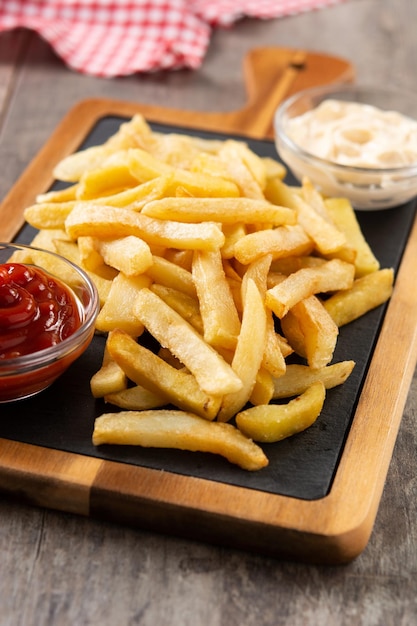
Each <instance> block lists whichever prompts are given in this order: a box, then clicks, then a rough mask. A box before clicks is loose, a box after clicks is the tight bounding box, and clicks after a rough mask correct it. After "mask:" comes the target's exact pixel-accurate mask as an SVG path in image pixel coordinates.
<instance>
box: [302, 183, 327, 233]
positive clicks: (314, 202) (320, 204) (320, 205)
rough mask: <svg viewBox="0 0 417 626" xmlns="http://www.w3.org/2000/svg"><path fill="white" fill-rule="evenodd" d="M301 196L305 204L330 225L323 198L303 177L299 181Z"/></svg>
mask: <svg viewBox="0 0 417 626" xmlns="http://www.w3.org/2000/svg"><path fill="white" fill-rule="evenodd" d="M301 195H302V197H303V198H304V200H305V202H307V204H309V205H310V206H311V208H313V209H314V210H315V211H316V213H318V214H319V215H320V216H321V217H322V218H323V219H325V220H326V221H327V222H329V223H330V224H332V223H333V220H332V218H331V216H330V215H329V213H328V211H327V208H326V205H325V203H324V199H323V196H322V195H321V193H320V192H319V191H317V189H316V188H315V187H314V185H313V183H312V182H311V180H310V179H309V178H307V176H304V177H303V179H302V181H301Z"/></svg>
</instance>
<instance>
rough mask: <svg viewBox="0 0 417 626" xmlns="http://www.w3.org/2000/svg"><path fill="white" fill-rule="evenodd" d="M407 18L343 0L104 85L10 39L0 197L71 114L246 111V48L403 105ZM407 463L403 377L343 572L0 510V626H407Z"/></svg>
mask: <svg viewBox="0 0 417 626" xmlns="http://www.w3.org/2000/svg"><path fill="white" fill-rule="evenodd" d="M416 11H417V5H416V3H415V2H414V0H347V2H345V3H342V4H341V5H339V6H335V7H331V8H328V9H324V10H321V11H316V12H312V13H307V14H304V15H301V16H294V17H291V18H288V19H283V20H275V21H265V22H264V21H260V22H257V21H252V20H247V21H243V22H241V23H240V24H239V25H237V26H236V27H235V28H233V29H231V30H230V31H216V32H215V33H214V35H213V39H212V43H211V46H210V49H209V53H208V56H207V59H206V61H205V63H204V66H203V67H202V68H201V70H199V71H198V72H195V73H190V72H177V73H176V72H174V73H170V74H163V75H162V76H161V75H158V74H157V75H153V76H143V77H132V78H128V79H120V80H114V81H107V80H100V79H94V78H89V77H83V76H79V75H76V74H74V73H72V72H69V71H67V70H66V69H65V68H63V67H62V65H61V63H60V62H59V60H58V59H56V58H55V56H54V55H53V54H52V53H51V51H50V50H49V48H48V47H47V46H46V44H44V43H42V42H41V41H39V40H38V39H37V38H35V37H30V38H27V39H26V40H25V41H24V42H23V43H24V44H25V45H24V46H22V41H21V39H20V34H19V33H15V34H14V36H13V37H12V38H11V39H12V42H13V43H12V45H13V46H16V47H17V48H18V53H19V54H18V58H19V63H16V64H15V62H14V61H12V60H11V59H10V57H9V53H7V56H6V57H5V56H4V52H1V61H2V66H1V68H2V72H5V73H6V75H8V76H12V77H13V79H12V80H11V81H9V82H8V83H7V91H6V93H5V94H4V96H5V97H4V99H3V102H4V104H5V106H6V109H3V110H2V113H1V120H2V128H1V135H0V161H1V170H0V194H1V196H2V197H3V196H4V195H5V194H6V193H7V191H8V190H9V189H10V187H11V186H12V184H13V183H14V182H15V181H16V180H17V178H18V177H19V176H20V174H21V173H22V172H23V170H24V169H25V167H26V166H27V164H28V163H29V162H30V161H31V159H32V158H33V156H34V155H35V154H36V153H37V152H38V150H39V149H40V148H41V146H42V145H43V144H44V143H45V141H46V140H47V139H48V137H49V136H50V135H51V133H52V132H53V130H54V128H55V127H56V125H57V124H58V123H59V121H60V120H61V119H62V117H63V116H64V115H65V113H66V112H67V111H68V109H69V108H70V107H71V106H73V105H74V104H75V103H76V102H78V101H79V100H81V99H84V98H91V97H100V98H101V97H104V98H114V97H117V98H122V99H124V100H126V101H132V100H133V101H138V102H145V103H149V104H154V105H155V104H157V105H160V104H161V103H167V102H169V105H170V106H172V107H176V108H179V109H184V108H185V109H187V108H189V109H193V110H201V111H212V110H224V111H227V110H230V111H233V110H236V109H238V108H239V107H241V106H242V105H243V103H244V102H245V97H246V96H245V88H244V85H243V83H242V80H241V62H242V58H243V57H244V55H245V53H246V52H247V51H248V50H249V49H251V48H254V47H257V46H259V44H260V42H261V43H262V45H271V46H276V45H280V46H288V47H291V48H294V47H300V48H302V49H308V50H318V51H324V52H326V53H328V54H335V55H340V56H341V57H345V58H348V59H349V60H350V61H351V62H352V64H353V65H354V67H355V68H356V71H357V79H358V81H360V82H366V83H374V84H381V83H390V84H392V85H393V86H394V87H398V88H411V89H414V90H417V84H416V81H417V77H416V73H415V59H416V58H417V40H416V37H415V23H416V19H417V14H416ZM3 37H4V35H1V36H0V38H3ZM8 46H9V44H8ZM19 46H22V47H20V48H19ZM7 50H9V48H8V47H7ZM4 63H6V65H4ZM9 63H12V65H9ZM3 75H5V74H4V73H3ZM3 85H4V83H2V86H3ZM3 93H4V92H3ZM414 263H415V261H414ZM393 340H394V339H393ZM0 416H1V409H0ZM416 451H417V376H416V374H414V377H413V380H412V383H411V388H410V391H409V394H408V398H407V402H406V405H405V409H404V413H403V417H402V422H401V427H400V430H399V433H398V438H397V441H396V445H395V451H394V456H393V458H392V460H391V464H390V469H389V472H388V475H387V480H386V484H385V487H384V491H383V494H382V500H381V505H380V507H379V510H378V515H377V518H376V523H375V527H374V530H373V533H372V535H371V539H370V541H369V543H368V546H367V548H366V549H365V551H364V552H363V553H362V554H361V556H360V557H358V558H357V559H356V560H355V561H354V562H352V563H351V564H350V565H348V566H344V567H328V566H326V567H320V566H306V565H302V564H297V563H290V562H280V561H276V560H273V559H270V558H265V557H261V556H257V555H256V554H247V553H245V552H239V551H236V550H233V549H229V548H227V547H216V546H209V545H205V544H203V543H199V542H193V541H188V540H180V539H173V538H171V537H169V536H165V535H159V534H155V533H153V532H142V531H138V530H137V529H130V528H129V527H128V526H125V525H119V524H112V523H107V522H99V521H95V520H93V519H87V518H84V517H82V516H79V515H71V514H65V513H59V512H55V511H49V510H44V509H42V508H39V507H33V506H30V507H28V506H26V505H23V504H16V503H14V502H10V501H7V500H5V499H2V500H0V511H1V514H0V546H1V550H2V559H1V564H0V576H1V580H2V584H1V586H0V599H1V605H2V612H1V617H0V623H1V624H2V626H3V624H5V625H7V626H9V624H10V625H13V626H15V625H17V626H20V625H22V626H32V625H33V626H35V625H36V626H38V625H39V624H42V625H49V624H51V625H54V626H55V625H56V624H58V625H61V624H63V625H67V624H68V625H69V624H75V623H76V624H83V625H87V624H91V625H95V624H105V625H106V624H114V623H117V624H120V625H121V626H124V625H132V624H140V625H141V626H143V625H145V626H148V625H151V624H152V625H154V624H158V626H165V625H168V624H169V625H172V624H178V625H181V626H188V625H195V626H199V625H202V626H226V624H227V626H235V625H238V624H239V625H241V624H245V626H254V625H255V624H256V625H257V626H260V625H262V626H269V625H271V626H281V625H285V626H287V625H290V626H306V625H307V626H310V625H315V624H328V625H330V626H336V625H337V626H352V625H354V626H370V625H372V626H374V625H375V626H387V625H389V626H391V625H393V626H394V625H395V626H397V625H399V626H409V625H410V624H414V623H415V622H416V620H417V599H416V593H415V576H416V571H417V554H416V546H417V524H416V520H417V515H416V513H417V508H416V507H417V492H416V487H417V484H416V479H415V476H416V469H417V452H416ZM365 479H366V476H364V480H365ZM109 590H110V591H109Z"/></svg>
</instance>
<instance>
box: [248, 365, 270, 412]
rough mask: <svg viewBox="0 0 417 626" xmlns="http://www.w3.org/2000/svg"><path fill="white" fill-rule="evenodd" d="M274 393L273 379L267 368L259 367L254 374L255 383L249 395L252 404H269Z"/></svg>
mask: <svg viewBox="0 0 417 626" xmlns="http://www.w3.org/2000/svg"><path fill="white" fill-rule="evenodd" d="M273 395H274V379H273V377H272V375H271V374H270V372H268V370H266V369H264V368H263V367H261V368H260V369H259V371H258V373H257V375H256V381H255V385H254V387H253V389H252V393H251V395H250V397H249V402H250V403H251V404H254V405H258V404H269V402H270V401H271V400H272V397H273Z"/></svg>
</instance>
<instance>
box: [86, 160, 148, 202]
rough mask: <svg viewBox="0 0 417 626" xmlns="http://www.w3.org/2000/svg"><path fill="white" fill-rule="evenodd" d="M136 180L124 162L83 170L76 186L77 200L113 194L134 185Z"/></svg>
mask: <svg viewBox="0 0 417 626" xmlns="http://www.w3.org/2000/svg"><path fill="white" fill-rule="evenodd" d="M137 185H138V180H137V179H136V178H135V177H134V176H132V174H131V172H130V170H129V167H128V165H127V164H126V163H111V164H107V165H103V166H102V167H100V168H98V169H96V170H91V171H88V172H85V173H84V174H83V175H82V176H81V179H80V182H79V183H78V186H77V191H76V196H77V200H94V199H95V198H100V197H102V196H108V195H114V194H117V193H120V192H121V191H124V190H125V189H129V188H131V187H136V186H137Z"/></svg>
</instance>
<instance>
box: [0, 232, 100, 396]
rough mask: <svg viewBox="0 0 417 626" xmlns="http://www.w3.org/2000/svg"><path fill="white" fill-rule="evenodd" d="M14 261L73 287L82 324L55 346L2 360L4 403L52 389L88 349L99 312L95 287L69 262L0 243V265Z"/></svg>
mask: <svg viewBox="0 0 417 626" xmlns="http://www.w3.org/2000/svg"><path fill="white" fill-rule="evenodd" d="M12 261H14V262H17V263H24V264H27V265H32V266H35V267H39V268H42V269H43V270H45V271H46V272H48V273H49V274H52V275H53V276H55V277H56V278H59V279H60V280H61V281H63V282H64V283H65V284H66V285H67V286H69V287H70V288H71V289H72V291H73V293H74V294H75V296H76V299H77V303H78V305H79V310H80V313H81V320H82V323H81V326H80V327H79V328H78V329H77V330H76V331H75V332H74V333H73V334H72V335H70V336H69V337H67V338H66V339H64V340H63V341H61V342H60V343H58V344H57V345H55V346H52V347H49V348H45V349H43V350H39V351H37V352H34V353H32V354H27V355H22V356H19V357H15V358H8V359H7V358H6V359H1V358H0V403H2V402H11V401H14V400H19V399H23V398H27V397H29V396H32V395H34V394H37V393H39V392H40V391H42V390H43V389H46V388H47V387H49V386H50V385H51V384H52V383H53V382H54V381H55V380H56V379H57V378H58V376H60V375H61V374H62V373H63V372H64V371H65V370H66V369H67V368H68V367H69V366H70V365H71V364H72V363H73V362H74V361H75V360H76V359H77V358H78V357H79V356H80V355H81V354H82V353H83V352H84V351H85V350H86V349H87V347H88V345H89V344H90V342H91V340H92V338H93V336H94V331H95V320H96V317H97V315H98V312H99V297H98V293H97V289H96V287H95V285H94V284H93V282H92V281H91V279H90V278H89V277H88V275H87V274H86V273H85V272H84V271H83V270H82V269H81V268H79V267H77V266H76V265H74V264H73V263H71V262H70V261H68V260H67V259H65V258H63V257H61V256H59V255H57V254H55V253H53V252H47V251H45V250H40V249H38V248H34V247H31V246H25V245H20V244H11V243H0V263H1V264H3V263H10V262H12Z"/></svg>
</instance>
